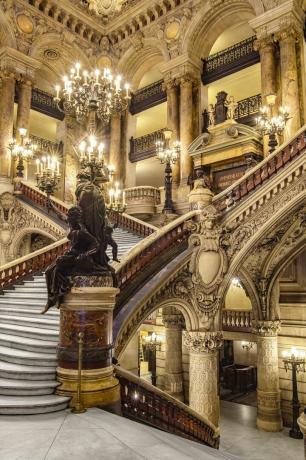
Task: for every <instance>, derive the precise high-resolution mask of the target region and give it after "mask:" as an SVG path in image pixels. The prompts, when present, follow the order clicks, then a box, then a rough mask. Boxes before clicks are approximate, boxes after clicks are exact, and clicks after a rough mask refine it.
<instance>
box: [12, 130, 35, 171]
mask: <svg viewBox="0 0 306 460" xmlns="http://www.w3.org/2000/svg"><path fill="white" fill-rule="evenodd" d="M26 135H27V130H26V129H25V128H19V136H20V141H19V142H18V141H17V139H16V138H14V139H12V140H11V141H10V143H9V146H8V148H9V150H10V152H11V155H12V158H14V159H15V160H16V161H17V167H16V170H17V174H16V176H17V177H18V178H20V179H22V178H23V171H24V161H29V160H31V159H32V158H33V156H34V153H35V151H36V148H37V146H36V145H35V144H34V143H33V142H32V141H31V139H29V138H27V137H26Z"/></svg>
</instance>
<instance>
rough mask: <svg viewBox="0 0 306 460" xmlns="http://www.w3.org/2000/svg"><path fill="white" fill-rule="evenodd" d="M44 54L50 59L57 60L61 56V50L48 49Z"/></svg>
mask: <svg viewBox="0 0 306 460" xmlns="http://www.w3.org/2000/svg"><path fill="white" fill-rule="evenodd" d="M43 55H44V57H45V58H46V59H48V61H57V60H58V59H59V58H60V57H61V54H60V52H59V51H58V50H57V49H54V48H48V49H46V50H45V51H44V53H43Z"/></svg>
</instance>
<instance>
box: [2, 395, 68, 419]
mask: <svg viewBox="0 0 306 460" xmlns="http://www.w3.org/2000/svg"><path fill="white" fill-rule="evenodd" d="M69 400H70V398H67V397H65V396H56V395H46V396H0V414H2V415H17V414H43V413H46V412H56V411H59V410H63V409H65V408H66V407H67V406H68V404H69Z"/></svg>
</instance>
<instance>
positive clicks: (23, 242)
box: [13, 230, 54, 259]
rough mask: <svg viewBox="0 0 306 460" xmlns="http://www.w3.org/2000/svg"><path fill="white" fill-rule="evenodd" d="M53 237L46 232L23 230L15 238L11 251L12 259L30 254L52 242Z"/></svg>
mask: <svg viewBox="0 0 306 460" xmlns="http://www.w3.org/2000/svg"><path fill="white" fill-rule="evenodd" d="M53 242H54V239H53V238H52V237H51V236H48V235H47V234H46V233H42V232H39V231H31V230H29V231H27V230H25V231H24V232H23V233H22V235H20V236H19V238H16V241H15V245H14V249H13V253H14V259H18V258H19V257H23V256H26V255H28V254H31V253H32V252H34V251H38V250H39V249H42V248H44V247H45V246H48V245H49V244H52V243H53Z"/></svg>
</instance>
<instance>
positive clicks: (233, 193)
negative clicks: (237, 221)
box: [213, 127, 306, 211]
mask: <svg viewBox="0 0 306 460" xmlns="http://www.w3.org/2000/svg"><path fill="white" fill-rule="evenodd" d="M305 147H306V129H305V127H303V128H302V129H301V130H300V131H299V132H298V133H297V134H296V137H295V138H293V139H292V140H290V141H289V142H288V143H286V144H284V146H280V147H279V148H278V149H277V150H276V151H275V152H274V153H272V154H271V155H269V156H268V157H267V158H265V159H264V160H263V161H262V162H261V163H259V164H258V165H257V166H255V167H254V168H252V169H251V170H250V171H249V172H247V173H246V174H244V176H242V177H241V179H238V180H237V181H236V182H235V183H234V184H233V185H231V186H230V187H229V188H227V189H226V190H224V191H223V192H221V193H219V194H218V195H216V196H215V197H214V198H213V203H214V205H215V206H217V208H218V209H219V211H227V210H230V209H232V207H233V206H235V205H237V204H238V203H239V202H240V201H241V200H243V199H245V198H246V197H247V196H248V195H249V194H250V193H252V192H253V191H254V190H256V189H258V188H259V187H261V186H262V185H263V184H264V183H266V181H267V180H268V179H269V178H270V177H272V176H274V175H275V174H276V173H277V172H278V171H280V170H282V169H283V168H285V167H286V166H287V165H288V164H289V163H290V162H291V161H292V160H293V159H294V158H296V157H298V156H299V155H301V154H302V153H303V152H305Z"/></svg>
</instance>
